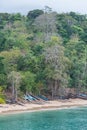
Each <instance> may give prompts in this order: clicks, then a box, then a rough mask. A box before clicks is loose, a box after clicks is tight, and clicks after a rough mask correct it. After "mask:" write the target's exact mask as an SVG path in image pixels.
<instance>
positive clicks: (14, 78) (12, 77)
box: [8, 71, 21, 102]
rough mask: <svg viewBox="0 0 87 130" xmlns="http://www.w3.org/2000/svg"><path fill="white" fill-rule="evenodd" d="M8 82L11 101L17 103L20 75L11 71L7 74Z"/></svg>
mask: <svg viewBox="0 0 87 130" xmlns="http://www.w3.org/2000/svg"><path fill="white" fill-rule="evenodd" d="M8 80H9V83H10V84H11V87H12V101H13V102H17V98H18V90H19V87H20V82H21V74H20V73H19V72H16V71H12V72H10V73H9V74H8Z"/></svg>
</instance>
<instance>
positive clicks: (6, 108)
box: [0, 99, 87, 114]
mask: <svg viewBox="0 0 87 130" xmlns="http://www.w3.org/2000/svg"><path fill="white" fill-rule="evenodd" d="M86 105H87V100H83V99H69V100H54V101H47V102H45V103H44V104H33V103H26V104H24V105H23V106H21V105H16V104H11V105H10V104H0V114H8V113H20V112H26V111H30V112H31V111H38V110H52V109H64V108H70V107H77V106H86Z"/></svg>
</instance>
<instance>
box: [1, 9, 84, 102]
mask: <svg viewBox="0 0 87 130" xmlns="http://www.w3.org/2000/svg"><path fill="white" fill-rule="evenodd" d="M66 88H75V89H76V91H77V92H79V91H83V92H86V90H87V15H80V14H77V13H75V12H70V13H61V14H58V13H57V12H53V11H52V9H50V8H49V7H45V10H44V11H43V10H39V9H36V10H32V11H29V12H28V14H27V16H22V15H21V14H20V13H17V14H8V13H0V97H1V98H7V97H8V93H11V96H12V97H11V98H15V99H16V100H17V98H18V97H21V96H23V94H26V93H33V94H35V95H38V94H44V95H48V96H50V97H52V98H54V97H56V96H63V95H65V90H66Z"/></svg>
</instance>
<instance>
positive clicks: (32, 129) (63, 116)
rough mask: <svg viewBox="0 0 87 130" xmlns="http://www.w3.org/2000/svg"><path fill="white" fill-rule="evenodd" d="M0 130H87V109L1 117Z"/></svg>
mask: <svg viewBox="0 0 87 130" xmlns="http://www.w3.org/2000/svg"><path fill="white" fill-rule="evenodd" d="M0 130H87V107H84V108H74V109H66V110H54V111H43V112H32V113H22V114H14V115H3V116H2V115H0Z"/></svg>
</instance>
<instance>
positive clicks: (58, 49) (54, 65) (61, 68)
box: [44, 43, 69, 98]
mask: <svg viewBox="0 0 87 130" xmlns="http://www.w3.org/2000/svg"><path fill="white" fill-rule="evenodd" d="M44 56H45V63H46V69H45V71H46V76H47V79H48V80H49V82H50V86H51V92H52V98H53V97H54V96H57V95H58V90H59V88H63V87H66V86H67V82H68V75H67V69H68V64H69V60H68V58H67V57H65V56H64V47H62V46H61V45H57V43H55V44H53V46H52V45H51V46H50V47H48V48H46V49H45V52H44ZM62 94H64V93H62ZM59 95H61V94H59Z"/></svg>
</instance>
